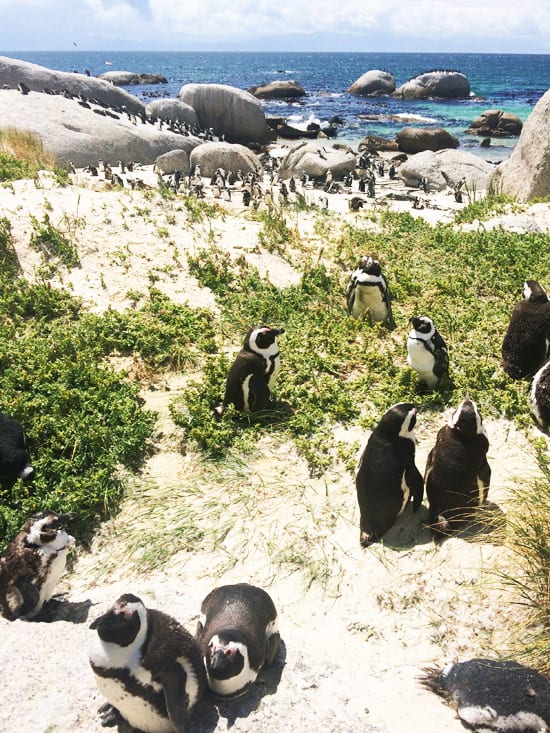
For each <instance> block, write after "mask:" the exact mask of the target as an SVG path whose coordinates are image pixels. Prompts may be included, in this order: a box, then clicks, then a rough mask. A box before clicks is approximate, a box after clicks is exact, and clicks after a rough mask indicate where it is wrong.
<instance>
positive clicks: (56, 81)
mask: <svg viewBox="0 0 550 733" xmlns="http://www.w3.org/2000/svg"><path fill="white" fill-rule="evenodd" d="M20 82H23V84H25V85H26V86H27V87H28V88H29V89H30V90H31V91H33V92H48V93H52V95H53V94H60V95H61V94H64V95H67V96H74V97H85V98H86V99H88V100H91V99H93V100H97V101H98V102H100V103H101V104H103V105H105V106H106V107H111V108H113V109H122V108H123V107H124V108H125V109H126V110H127V111H128V112H131V113H132V114H136V115H140V114H144V111H145V105H144V104H143V102H142V101H141V100H139V99H137V97H134V96H132V95H131V94H128V92H125V91H124V90H123V89H117V88H116V87H115V86H113V85H112V84H109V82H106V81H103V80H102V79H94V78H93V77H90V76H87V75H86V74H75V73H71V72H67V71H52V70H51V69H46V68H45V67H44V66H39V65H38V64H29V63H28V62H27V61H19V60H18V59H11V58H9V57H7V56H0V88H5V87H9V88H10V89H17V86H18V84H19V83H20Z"/></svg>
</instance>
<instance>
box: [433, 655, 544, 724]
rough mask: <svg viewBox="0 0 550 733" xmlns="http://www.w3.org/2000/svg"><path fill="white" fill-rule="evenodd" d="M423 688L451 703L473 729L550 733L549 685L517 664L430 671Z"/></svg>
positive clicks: (472, 663)
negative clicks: (545, 732) (549, 732)
mask: <svg viewBox="0 0 550 733" xmlns="http://www.w3.org/2000/svg"><path fill="white" fill-rule="evenodd" d="M421 682H422V684H423V685H424V687H427V688H428V689H429V690H431V691H432V692H435V693H436V694H437V695H441V697H443V698H446V699H447V700H448V701H449V702H450V703H451V704H452V705H453V706H454V707H456V711H457V714H458V717H459V718H460V720H461V721H462V722H463V723H464V725H465V726H467V727H468V729H469V730H473V731H477V732H478V733H488V732H489V731H498V732H499V733H500V732H504V731H506V733H542V732H543V731H548V730H550V682H549V681H548V680H547V679H546V678H545V677H543V676H542V675H541V674H539V672H537V671H536V670H534V669H530V668H529V667H524V666H523V665H522V664H518V663H517V662H510V661H506V662H501V661H498V660H495V659H470V660H468V661H467V662H460V663H458V664H449V665H447V666H446V667H445V668H444V669H443V670H441V671H439V670H438V669H426V670H425V671H424V675H423V676H422V677H421Z"/></svg>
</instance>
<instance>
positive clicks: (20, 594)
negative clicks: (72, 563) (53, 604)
mask: <svg viewBox="0 0 550 733" xmlns="http://www.w3.org/2000/svg"><path fill="white" fill-rule="evenodd" d="M70 519H72V515H71V514H56V513H55V512H40V513H39V514H34V515H33V516H32V517H31V518H30V519H29V520H28V522H27V523H26V524H25V526H24V528H23V530H22V531H21V532H19V533H18V534H17V535H16V536H15V537H14V539H13V540H12V541H11V542H10V544H9V545H8V547H7V549H6V550H5V551H4V552H3V553H2V555H0V612H1V613H2V615H3V616H5V618H7V619H8V620H9V621H14V620H15V619H17V618H19V617H22V618H32V617H33V616H36V614H38V613H39V612H40V611H41V610H42V606H43V605H44V603H46V602H47V601H49V600H50V598H51V597H52V596H53V593H54V590H55V586H56V585H57V583H58V582H59V579H60V578H61V576H62V574H63V572H64V570H65V566H66V564H67V555H68V554H69V551H70V550H71V548H72V547H73V545H74V541H75V540H74V537H72V536H71V535H70V534H67V532H66V531H65V524H66V523H67V521H69V520H70Z"/></svg>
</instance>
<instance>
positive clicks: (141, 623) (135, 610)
mask: <svg viewBox="0 0 550 733" xmlns="http://www.w3.org/2000/svg"><path fill="white" fill-rule="evenodd" d="M90 628H91V629H93V630H94V631H95V632H96V633H95V634H94V635H93V637H92V640H91V644H90V650H89V661H90V664H91V667H92V670H93V672H94V675H95V680H96V684H97V687H98V689H99V691H100V692H101V693H102V694H103V695H104V696H105V697H106V698H107V701H108V702H107V704H106V705H103V706H102V707H101V708H100V714H101V715H102V718H103V720H104V724H105V725H114V724H116V722H117V717H118V716H120V717H122V718H123V719H124V720H125V721H127V723H129V724H130V725H131V726H132V728H136V729H138V730H140V731H143V732H144V733H174V731H175V732H176V733H186V731H188V730H189V713H190V710H191V708H192V707H193V705H194V704H195V703H196V702H197V700H198V699H199V698H200V697H201V695H202V693H203V691H204V689H205V687H206V675H205V672H204V667H203V663H202V658H201V654H200V650H199V647H198V644H197V642H196V641H195V640H194V639H193V637H192V636H191V634H190V633H189V632H188V631H186V629H184V628H183V626H181V624H179V623H178V622H177V621H176V620H175V619H174V618H172V617H171V616H168V615H166V614H165V613H162V612H161V611H156V610H154V609H150V608H146V607H145V606H144V604H143V602H142V601H141V600H140V599H139V598H138V597H137V596H134V595H132V594H131V593H126V594H124V595H122V596H120V598H119V599H118V600H117V601H116V602H115V603H114V605H113V606H112V607H111V608H110V609H109V610H108V611H107V612H106V613H104V614H103V615H102V616H99V618H96V619H95V621H92V623H91V624H90ZM117 714H118V715H117Z"/></svg>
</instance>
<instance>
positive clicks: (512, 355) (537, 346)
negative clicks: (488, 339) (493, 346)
mask: <svg viewBox="0 0 550 733" xmlns="http://www.w3.org/2000/svg"><path fill="white" fill-rule="evenodd" d="M523 295H524V300H520V302H519V303H516V305H515V306H514V310H513V311H512V316H511V318H510V323H509V324H508V329H507V331H506V334H505V335H504V339H503V342H502V368H503V369H504V371H505V372H506V374H509V375H510V376H511V377H512V379H525V378H526V377H532V376H533V374H534V373H535V372H536V371H537V369H539V367H541V366H542V364H543V363H544V362H545V361H546V359H547V358H548V356H550V302H549V301H548V295H547V294H546V291H545V289H544V288H543V287H542V285H540V284H539V283H538V282H536V280H527V281H526V282H525V283H524V286H523Z"/></svg>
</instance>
